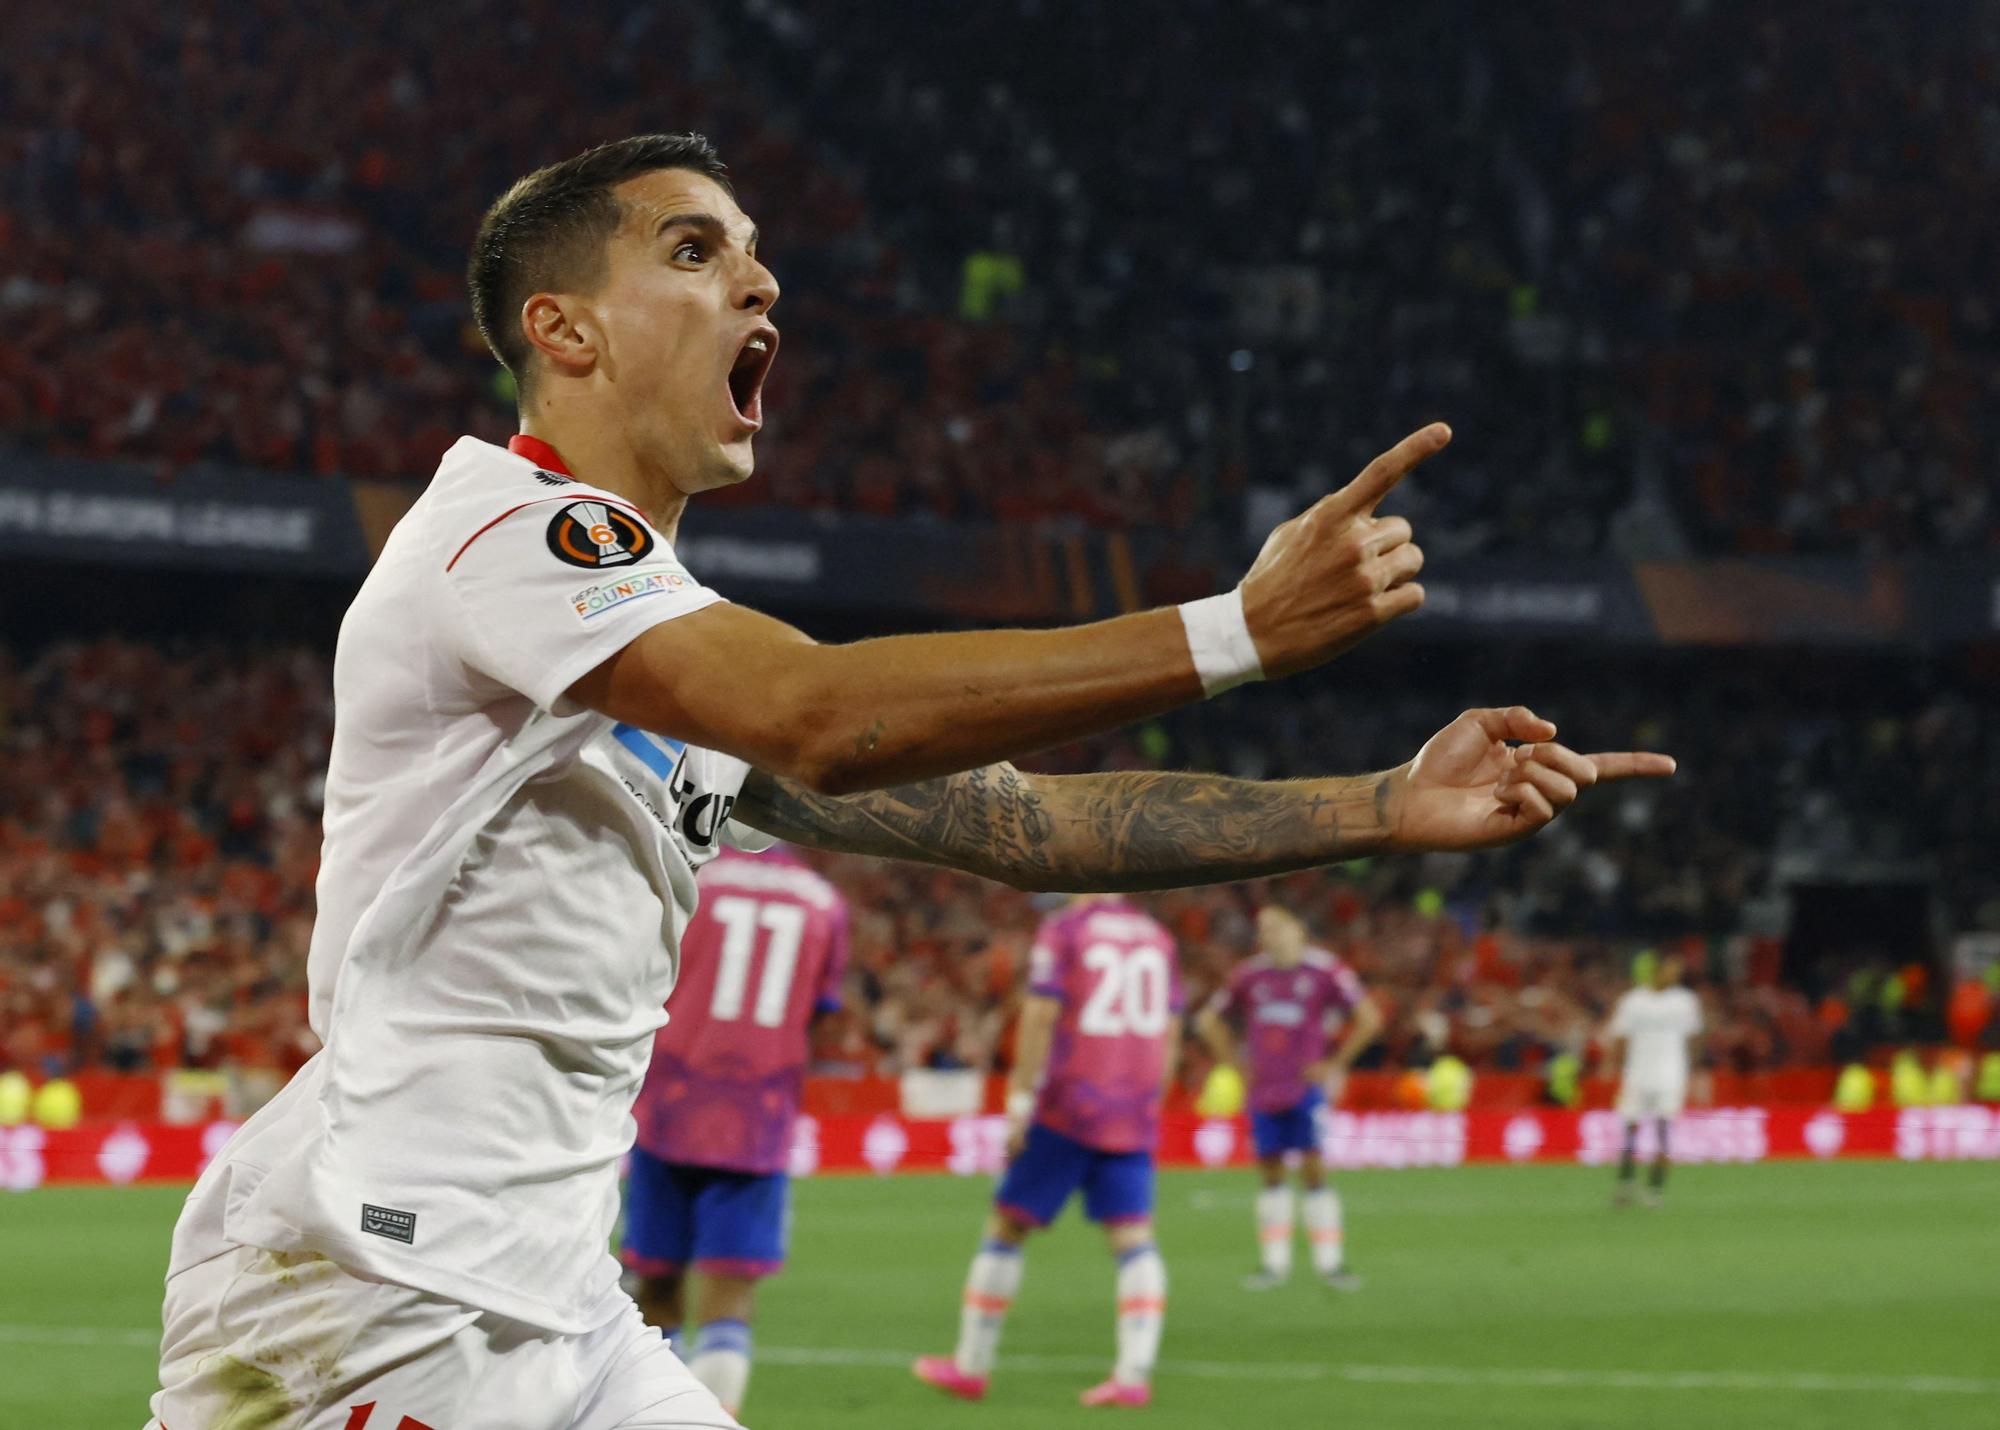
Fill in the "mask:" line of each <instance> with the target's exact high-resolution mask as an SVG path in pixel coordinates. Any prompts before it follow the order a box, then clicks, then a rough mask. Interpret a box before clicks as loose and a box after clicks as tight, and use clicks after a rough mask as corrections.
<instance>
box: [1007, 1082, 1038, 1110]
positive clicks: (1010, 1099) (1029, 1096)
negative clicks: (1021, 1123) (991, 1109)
mask: <svg viewBox="0 0 2000 1430" xmlns="http://www.w3.org/2000/svg"><path fill="white" fill-rule="evenodd" d="M1034 1110H1035V1095H1034V1094H1033V1093H1032V1092H1030V1091H1028V1089H1026V1088H1024V1087H1016V1088H1010V1089H1008V1092H1007V1115H1008V1116H1009V1117H1026V1116H1027V1115H1028V1114H1029V1113H1031V1112H1033V1111H1034Z"/></svg>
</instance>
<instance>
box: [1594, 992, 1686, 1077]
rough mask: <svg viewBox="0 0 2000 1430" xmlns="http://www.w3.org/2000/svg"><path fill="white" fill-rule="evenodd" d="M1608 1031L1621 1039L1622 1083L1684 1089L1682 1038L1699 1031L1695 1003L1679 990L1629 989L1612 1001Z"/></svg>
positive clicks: (1684, 1065) (1683, 1046)
mask: <svg viewBox="0 0 2000 1430" xmlns="http://www.w3.org/2000/svg"><path fill="white" fill-rule="evenodd" d="M1608 1031H1609V1032H1610V1033H1611V1035H1612V1036H1613V1037H1617V1038H1623V1039H1624V1040H1625V1072H1624V1081H1626V1082H1628V1083H1634V1084H1643V1085H1646V1086H1649V1087H1667V1088H1672V1087H1685V1086H1686V1085H1687V1077H1688V1039H1689V1038H1692V1037H1693V1036H1694V1035H1695V1034H1696V1033H1699V1032H1700V1031H1701V1004H1700V1003H1698V1002H1696V1001H1695V996H1694V994H1693V993H1691V992H1689V991H1688V990H1687V989H1685V988H1634V989H1632V990H1631V991H1630V992H1628V993H1627V994H1626V995H1625V996H1624V997H1623V998H1620V999H1619V1000H1618V1006H1617V1008H1615V1009H1613V1010H1612V1014H1611V1026H1610V1028H1609V1030H1608Z"/></svg>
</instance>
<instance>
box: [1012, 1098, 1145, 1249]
mask: <svg viewBox="0 0 2000 1430" xmlns="http://www.w3.org/2000/svg"><path fill="white" fill-rule="evenodd" d="M1079 1187H1081V1188H1082V1189H1083V1213H1084V1215H1085V1216H1087V1217H1089V1218H1090V1219H1091V1220H1092V1221H1094V1222H1102V1223H1104V1224H1105V1225H1107V1226H1109V1225H1115V1224H1117V1223H1119V1222H1128V1221H1145V1220H1146V1219H1147V1218H1148V1217H1150V1216H1152V1214H1153V1154H1152V1153H1151V1152H1100V1151H1098V1150H1097V1149H1096V1148H1095V1147H1086V1146H1085V1145H1084V1144H1083V1143H1081V1142H1078V1141H1077V1140H1076V1139H1074V1138H1072V1137H1065V1136H1063V1134H1062V1133H1060V1132H1058V1131H1056V1130H1055V1129H1054V1128H1053V1127H1044V1126H1042V1124H1041V1123H1039V1122H1037V1123H1036V1124H1035V1125H1034V1126H1032V1127H1030V1128H1029V1129H1028V1141H1027V1145H1025V1146H1024V1147H1022V1149H1021V1155H1020V1156H1018V1157H1016V1158H1015V1159H1014V1160H1013V1162H1012V1163H1011V1164H1009V1166H1008V1168H1007V1175H1006V1176H1005V1177H1003V1178H1001V1180H1000V1190H999V1191H998V1192H997V1193H996V1194H995V1195H994V1198H993V1204H994V1205H995V1206H997V1207H999V1208H1000V1209H1001V1210H1002V1211H1004V1212H1007V1213H1008V1214H1010V1215H1011V1216H1013V1217H1015V1218H1017V1219H1018V1220H1020V1221H1024V1222H1026V1223H1028V1225H1030V1226H1047V1225H1048V1224H1049V1223H1050V1222H1052V1221H1054V1220H1055V1219H1056V1213H1058V1212H1060V1211H1061V1210H1062V1209H1063V1203H1065V1202H1067V1201H1068V1200H1069V1199H1070V1194H1071V1193H1073V1192H1075V1191H1076V1189H1077V1188H1079Z"/></svg>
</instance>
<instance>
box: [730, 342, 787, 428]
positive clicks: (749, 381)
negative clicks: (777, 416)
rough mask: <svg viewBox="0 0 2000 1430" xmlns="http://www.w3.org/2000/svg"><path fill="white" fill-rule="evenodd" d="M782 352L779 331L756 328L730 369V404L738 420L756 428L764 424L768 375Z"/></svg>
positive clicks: (737, 351) (744, 343)
mask: <svg viewBox="0 0 2000 1430" xmlns="http://www.w3.org/2000/svg"><path fill="white" fill-rule="evenodd" d="M777 355H778V330H777V329H776V328H754V329H752V330H751V332H750V335H749V336H748V337H746V338H744V340H743V346H742V347H740V348H738V349H737V350H736V361H735V362H734V363H732V364H731V365H730V368H729V404H730V406H732V407H734V408H735V409H736V417H737V420H738V421H740V422H742V423H743V425H744V426H746V427H748V428H750V430H751V431H753V432H754V431H756V430H757V429H758V428H759V427H762V426H763V425H764V375H765V374H766V373H768V372H769V371H770V370H771V360H772V359H773V358H775V357H776V356H777Z"/></svg>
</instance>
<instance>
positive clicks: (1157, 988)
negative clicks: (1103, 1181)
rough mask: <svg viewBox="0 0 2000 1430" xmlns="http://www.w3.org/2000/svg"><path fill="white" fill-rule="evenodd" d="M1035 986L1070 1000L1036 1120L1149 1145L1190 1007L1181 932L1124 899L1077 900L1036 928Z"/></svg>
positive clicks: (1089, 1138) (1079, 1133)
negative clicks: (1173, 1045)
mask: <svg viewBox="0 0 2000 1430" xmlns="http://www.w3.org/2000/svg"><path fill="white" fill-rule="evenodd" d="M1028 990H1029V992H1031V993H1039V994H1043V995H1045V996H1047V997H1050V998H1056V999H1060V1000H1061V1002H1062V1013H1061V1015H1060V1016H1059V1017H1058V1018H1057V1019H1056V1030H1055V1039H1054V1042H1053V1043H1052V1044H1051V1045H1050V1048H1049V1062H1048V1067H1047V1069H1046V1070H1045V1071H1044V1073H1043V1075H1042V1086H1041V1091H1040V1094H1039V1096H1038V1097H1037V1099H1036V1103H1035V1120H1036V1121H1037V1122H1039V1123H1042V1124H1043V1125H1044V1126H1047V1127H1050V1128H1053V1129H1054V1130H1055V1131H1057V1132H1060V1133H1062V1134H1063V1135H1064V1136H1065V1137H1069V1138H1073V1139H1074V1140H1076V1141H1078V1142H1081V1143H1083V1144H1084V1145H1085V1146H1088V1147H1095V1148H1096V1149H1097V1150H1098V1151H1100V1152H1138V1151H1145V1150H1148V1149H1150V1148H1151V1147H1152V1146H1153V1144H1154V1142H1155V1141H1156V1140H1157V1138H1158V1135H1159V1127H1160V1101H1161V1098H1162V1096H1163V1093H1164V1088H1163V1086H1162V1084H1163V1082H1164V1080H1165V1078H1166V1072H1167V1033H1168V1030H1169V1029H1170V1027H1171V1026H1172V1021H1173V1018H1174V1016H1175V1015H1176V1014H1178V1013H1179V1012H1180V1011H1181V1006H1182V999H1181V974H1180V966H1179V960H1178V958H1177V956H1176V950H1175V947H1174V938H1173V935H1172V934H1170V933H1168V932H1167V931H1166V929H1164V928H1162V927H1161V926H1160V925H1159V924H1158V923H1157V922H1156V921H1154V920H1153V919H1152V918H1150V917H1148V916H1147V915H1146V914H1145V913H1143V912H1142V911H1141V910H1140V909H1139V908H1138V907H1137V906H1136V905H1134V904H1132V903H1130V902H1128V901H1127V900H1124V899H1116V898H1100V899H1092V900H1090V901H1089V902H1088V903H1080V904H1074V905H1072V906H1071V907H1069V908H1067V909H1065V910H1063V911H1062V912H1061V913H1059V914H1056V915H1055V916H1054V917H1052V918H1049V919H1047V920H1045V921H1044V922H1043V923H1042V927H1041V929H1040V931H1039V932H1038V933H1037V934H1036V937H1035V947H1034V950H1033V952H1032V953H1031V954H1030V955H1029V966H1028Z"/></svg>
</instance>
